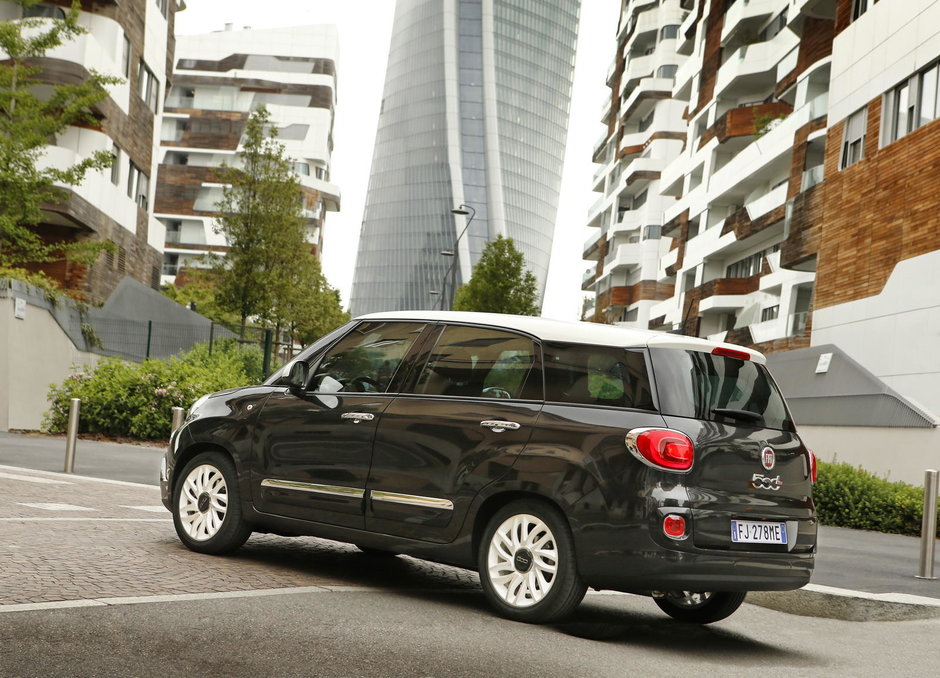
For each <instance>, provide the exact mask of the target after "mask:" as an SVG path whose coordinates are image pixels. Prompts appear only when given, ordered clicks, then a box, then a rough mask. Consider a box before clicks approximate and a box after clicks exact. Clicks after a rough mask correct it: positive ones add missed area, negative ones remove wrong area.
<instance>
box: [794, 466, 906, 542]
mask: <svg viewBox="0 0 940 678" xmlns="http://www.w3.org/2000/svg"><path fill="white" fill-rule="evenodd" d="M813 498H814V499H815V502H816V511H817V514H818V515H819V521H820V522H821V523H822V524H823V525H833V526H835V527H851V528H855V529H859V530H875V531H878V532H891V533H894V534H908V535H912V536H920V532H921V521H922V516H923V513H924V490H923V488H920V487H914V486H913V485H908V484H907V483H899V482H891V481H888V480H885V479H884V478H879V477H877V476H875V475H873V474H871V473H869V472H868V471H866V470H864V469H861V468H855V467H854V466H851V465H850V464H828V463H825V462H819V482H818V483H817V484H816V487H815V488H814V489H813Z"/></svg>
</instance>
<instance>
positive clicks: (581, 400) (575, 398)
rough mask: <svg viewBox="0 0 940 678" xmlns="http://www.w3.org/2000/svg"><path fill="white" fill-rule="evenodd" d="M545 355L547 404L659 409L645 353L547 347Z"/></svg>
mask: <svg viewBox="0 0 940 678" xmlns="http://www.w3.org/2000/svg"><path fill="white" fill-rule="evenodd" d="M544 352H545V399H546V400H551V401H555V402H563V403H578V404H583V405H607V406H611V407H629V408H634V409H641V410H655V409H656V408H655V407H654V405H653V395H652V389H651V387H650V380H649V370H648V369H647V366H646V353H645V351H642V350H631V349H623V348H617V347H614V346H590V345H586V344H561V343H546V344H545V346H544Z"/></svg>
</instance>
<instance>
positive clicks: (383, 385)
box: [310, 322, 425, 393]
mask: <svg viewBox="0 0 940 678" xmlns="http://www.w3.org/2000/svg"><path fill="white" fill-rule="evenodd" d="M424 328H425V325H424V323H397V322H385V323H362V324H360V325H358V326H357V327H356V328H355V329H353V330H352V331H351V332H350V333H349V334H347V335H346V336H345V337H343V338H342V339H341V340H340V341H339V342H338V343H337V344H336V345H335V346H334V347H333V348H332V349H330V350H329V351H328V352H327V353H326V355H325V356H324V357H323V360H321V361H320V364H319V365H317V367H316V370H315V371H314V375H313V379H312V380H311V382H310V390H312V391H316V392H318V393H340V392H345V393H384V392H385V391H386V390H387V389H388V385H389V383H391V381H392V377H393V376H394V375H395V371H396V370H397V369H398V367H399V365H400V364H401V361H402V359H403V358H404V357H405V355H406V354H407V353H408V351H409V350H410V349H411V347H412V346H413V345H414V342H415V340H416V339H417V338H418V336H419V335H420V334H421V331H422V330H423V329H424Z"/></svg>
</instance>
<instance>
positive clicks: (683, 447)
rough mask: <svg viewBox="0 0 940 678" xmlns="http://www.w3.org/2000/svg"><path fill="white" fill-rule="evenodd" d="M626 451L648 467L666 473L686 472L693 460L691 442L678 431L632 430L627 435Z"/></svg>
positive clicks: (657, 429) (660, 429)
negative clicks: (644, 462) (647, 464)
mask: <svg viewBox="0 0 940 678" xmlns="http://www.w3.org/2000/svg"><path fill="white" fill-rule="evenodd" d="M626 442H627V449H629V450H630V452H631V453H633V455H634V456H637V457H639V458H640V459H641V461H646V462H648V463H649V465H650V466H654V467H656V468H661V469H665V470H667V471H688V470H689V469H690V468H692V462H693V461H694V460H695V446H694V445H693V444H692V440H691V439H690V438H689V437H688V436H687V435H685V434H684V433H680V432H679V431H671V430H669V429H662V428H646V429H634V430H633V431H630V433H628V434H627V439H626Z"/></svg>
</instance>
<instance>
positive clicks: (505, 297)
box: [454, 236, 539, 315]
mask: <svg viewBox="0 0 940 678" xmlns="http://www.w3.org/2000/svg"><path fill="white" fill-rule="evenodd" d="M454 310H455V311H481V312H487V313H515V314H517V315H538V314H539V305H538V303H537V295H536V290H535V276H534V275H532V272H531V271H529V270H527V269H526V267H525V260H524V259H523V256H522V252H520V251H519V250H517V249H516V247H515V245H514V244H513V241H512V238H504V237H503V236H497V238H496V240H491V241H490V242H488V243H487V244H486V247H485V248H483V254H482V255H481V256H480V261H479V262H477V265H476V266H474V267H473V275H472V277H471V278H470V282H469V283H467V284H466V285H463V286H461V288H460V289H459V290H457V296H456V298H455V299H454Z"/></svg>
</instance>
